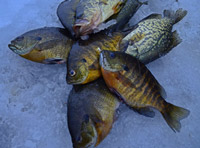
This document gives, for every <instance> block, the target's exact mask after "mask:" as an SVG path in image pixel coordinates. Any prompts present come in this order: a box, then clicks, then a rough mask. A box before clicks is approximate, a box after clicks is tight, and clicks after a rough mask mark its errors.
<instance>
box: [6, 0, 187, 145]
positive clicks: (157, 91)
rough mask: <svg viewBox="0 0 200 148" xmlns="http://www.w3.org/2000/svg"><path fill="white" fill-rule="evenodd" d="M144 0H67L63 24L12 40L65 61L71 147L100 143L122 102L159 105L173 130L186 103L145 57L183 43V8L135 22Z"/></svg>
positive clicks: (37, 56)
mask: <svg viewBox="0 0 200 148" xmlns="http://www.w3.org/2000/svg"><path fill="white" fill-rule="evenodd" d="M142 5H148V3H147V2H143V3H142V2H139V1H138V0H68V1H64V2H62V3H61V4H60V5H59V6H58V9H57V15H58V17H59V19H60V21H61V23H62V24H63V26H64V28H56V27H45V28H39V29H35V30H31V31H29V32H26V33H24V34H22V35H20V36H19V37H17V38H15V39H14V40H13V41H11V43H10V44H9V45H8V46H9V48H10V49H11V50H12V51H13V52H15V53H17V54H19V55H20V56H21V57H24V58H26V59H28V60H31V61H35V62H39V63H45V64H61V63H66V65H67V75H66V81H67V83H68V84H72V85H73V89H72V90H71V92H70V94H69V97H68V107H67V108H68V115H67V117H68V127H69V132H70V134H71V138H72V142H73V147H74V148H87V147H95V146H97V145H98V144H100V142H101V141H102V140H103V139H104V138H105V137H106V136H107V135H108V134H109V132H110V130H111V128H112V124H113V123H114V121H115V120H116V119H117V115H118V114H117V109H118V107H119V105H120V104H121V103H125V104H126V105H127V106H128V107H130V108H132V109H133V110H135V111H137V112H138V113H140V114H142V115H144V116H147V117H154V116H155V113H154V111H153V110H152V108H154V109H157V110H158V111H160V113H161V114H162V116H163V118H164V119H165V121H166V122H167V124H168V125H169V127H170V128H171V129H172V130H173V131H174V132H180V129H181V123H180V120H181V119H184V118H186V117H187V116H188V115H189V110H187V109H184V108H181V107H178V106H175V105H173V104H171V103H169V102H167V101H165V98H166V92H165V90H164V89H163V87H162V86H161V85H160V84H159V82H158V81H157V80H156V78H155V77H154V76H153V75H152V73H151V72H150V71H149V70H148V69H147V67H146V66H145V65H144V64H147V63H149V62H151V61H154V60H155V59H158V58H159V57H161V56H163V55H165V54H167V53H168V52H169V51H171V50H172V49H173V48H174V47H176V46H177V45H178V44H180V43H181V38H180V37H179V35H178V33H177V31H174V32H172V28H173V25H174V24H176V23H178V22H179V21H180V20H182V19H183V18H184V16H185V15H186V14H187V11H186V10H183V9H181V8H180V9H178V10H177V11H176V12H174V11H172V10H164V12H163V16H162V15H161V14H156V13H154V14H151V15H149V16H147V17H146V18H144V19H143V20H141V21H140V22H138V23H137V24H136V25H134V26H130V25H128V22H129V20H130V18H131V17H132V16H133V15H134V14H135V12H136V11H137V10H138V9H139V8H140V7H141V6H142Z"/></svg>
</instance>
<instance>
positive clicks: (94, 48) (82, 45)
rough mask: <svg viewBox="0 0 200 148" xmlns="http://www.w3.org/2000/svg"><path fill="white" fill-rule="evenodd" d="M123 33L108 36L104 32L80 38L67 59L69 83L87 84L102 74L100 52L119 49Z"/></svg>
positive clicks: (67, 78)
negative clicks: (85, 38)
mask: <svg viewBox="0 0 200 148" xmlns="http://www.w3.org/2000/svg"><path fill="white" fill-rule="evenodd" d="M123 37H124V35H123V34H122V33H114V34H113V35H112V36H108V35H106V34H104V33H98V34H95V35H92V36H91V37H90V38H89V40H84V41H82V40H79V41H78V42H77V43H75V44H74V45H73V46H72V49H71V51H70V53H69V56H68V60H67V77H66V80H67V83H68V84H85V83H88V82H91V81H93V80H96V79H97V78H99V77H100V76H101V70H100V65H99V54H100V52H101V51H102V50H113V51H116V50H118V49H119V42H120V41H121V39H122V38H123Z"/></svg>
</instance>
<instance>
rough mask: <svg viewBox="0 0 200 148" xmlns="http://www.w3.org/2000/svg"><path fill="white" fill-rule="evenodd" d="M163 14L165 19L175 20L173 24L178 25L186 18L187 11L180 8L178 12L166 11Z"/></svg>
mask: <svg viewBox="0 0 200 148" xmlns="http://www.w3.org/2000/svg"><path fill="white" fill-rule="evenodd" d="M163 14H164V17H168V18H171V19H172V20H173V24H176V23H178V22H179V21H180V20H182V19H183V18H184V17H185V16H186V14H187V11H186V10H183V9H182V8H179V9H178V10H176V12H174V11H172V10H164V12H163Z"/></svg>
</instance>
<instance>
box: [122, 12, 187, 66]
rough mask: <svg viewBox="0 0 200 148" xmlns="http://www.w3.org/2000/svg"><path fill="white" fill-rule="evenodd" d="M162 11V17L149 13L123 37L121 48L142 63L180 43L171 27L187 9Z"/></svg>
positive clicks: (163, 53) (161, 54)
mask: <svg viewBox="0 0 200 148" xmlns="http://www.w3.org/2000/svg"><path fill="white" fill-rule="evenodd" d="M163 13H164V17H163V18H162V17H161V15H160V14H151V15H149V16H148V17H146V18H145V19H143V20H142V21H140V22H139V23H138V24H137V25H135V26H134V27H133V28H134V29H133V28H132V29H133V31H132V32H131V33H129V34H128V35H127V36H126V37H124V38H123V40H122V42H121V50H122V51H124V52H126V53H128V54H130V55H132V56H134V57H136V58H137V59H139V60H140V61H141V62H143V63H149V62H151V61H153V60H155V59H157V58H159V57H160V56H163V55H165V54H166V53H168V52H169V51H171V50H172V48H174V47H176V46H177V45H178V44H180V43H181V39H180V37H179V35H178V33H177V31H174V32H172V27H173V25H174V24H176V23H177V22H179V21H180V20H182V18H183V17H184V16H185V15H186V14H187V11H186V10H183V9H178V10H177V11H176V12H174V11H171V10H164V12H163Z"/></svg>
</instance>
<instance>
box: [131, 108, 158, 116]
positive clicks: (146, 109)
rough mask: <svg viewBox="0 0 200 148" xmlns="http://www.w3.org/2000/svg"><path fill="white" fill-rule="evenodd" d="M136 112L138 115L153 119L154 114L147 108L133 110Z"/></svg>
mask: <svg viewBox="0 0 200 148" xmlns="http://www.w3.org/2000/svg"><path fill="white" fill-rule="evenodd" d="M133 109H134V110H136V111H137V112H138V113H139V114H141V115H144V116H146V117H150V118H153V117H154V116H155V112H154V111H153V110H152V109H150V108H149V107H141V108H135V107H134V108H133Z"/></svg>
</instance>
